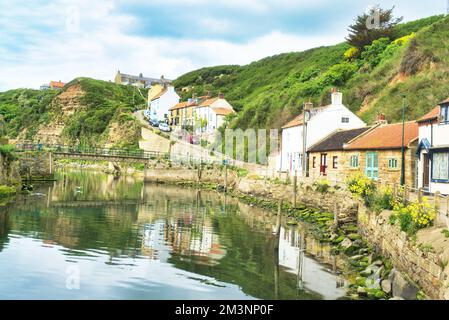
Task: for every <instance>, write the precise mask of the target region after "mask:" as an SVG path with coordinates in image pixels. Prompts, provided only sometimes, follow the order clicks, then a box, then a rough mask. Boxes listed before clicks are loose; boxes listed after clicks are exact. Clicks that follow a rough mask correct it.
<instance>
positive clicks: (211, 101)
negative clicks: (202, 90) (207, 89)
mask: <svg viewBox="0 0 449 320" xmlns="http://www.w3.org/2000/svg"><path fill="white" fill-rule="evenodd" d="M217 100H218V98H212V99H206V100H204V101H203V102H201V103H200V104H199V105H198V107H208V106H210V105H211V104H212V103H214V102H215V101H217Z"/></svg>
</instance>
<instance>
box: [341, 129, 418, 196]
mask: <svg viewBox="0 0 449 320" xmlns="http://www.w3.org/2000/svg"><path fill="white" fill-rule="evenodd" d="M402 128H403V125H402V123H395V124H386V123H384V124H380V125H377V126H375V127H373V128H371V129H370V130H368V131H366V132H365V133H363V134H362V135H360V136H358V137H356V138H355V139H353V140H351V141H349V142H348V144H346V145H345V146H344V150H345V153H346V158H347V159H348V161H347V165H346V166H343V167H342V168H341V172H342V173H343V174H345V175H351V173H354V172H362V173H364V174H365V175H366V176H367V177H369V178H371V179H373V180H380V181H382V182H384V183H389V184H394V183H397V184H399V183H400V179H401V166H402ZM404 133H405V136H404V147H405V183H406V185H408V186H413V187H414V186H416V185H417V181H416V171H415V170H416V157H415V153H416V149H417V146H418V124H417V123H416V122H415V121H413V122H407V123H405V130H404Z"/></svg>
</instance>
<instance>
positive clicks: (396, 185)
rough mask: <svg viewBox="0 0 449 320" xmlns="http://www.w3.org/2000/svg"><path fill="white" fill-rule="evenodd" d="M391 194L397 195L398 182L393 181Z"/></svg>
mask: <svg viewBox="0 0 449 320" xmlns="http://www.w3.org/2000/svg"><path fill="white" fill-rule="evenodd" d="M393 196H394V197H395V198H397V196H398V184H397V183H396V182H395V183H393Z"/></svg>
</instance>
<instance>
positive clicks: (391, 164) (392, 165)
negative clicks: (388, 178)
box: [388, 158, 399, 170]
mask: <svg viewBox="0 0 449 320" xmlns="http://www.w3.org/2000/svg"><path fill="white" fill-rule="evenodd" d="M398 168H399V160H398V158H389V159H388V169H391V170H395V169H398Z"/></svg>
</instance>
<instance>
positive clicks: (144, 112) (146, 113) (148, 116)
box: [143, 110, 151, 120]
mask: <svg viewBox="0 0 449 320" xmlns="http://www.w3.org/2000/svg"><path fill="white" fill-rule="evenodd" d="M150 114H151V113H150V110H144V111H143V116H144V117H145V119H148V120H149V119H150Z"/></svg>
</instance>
